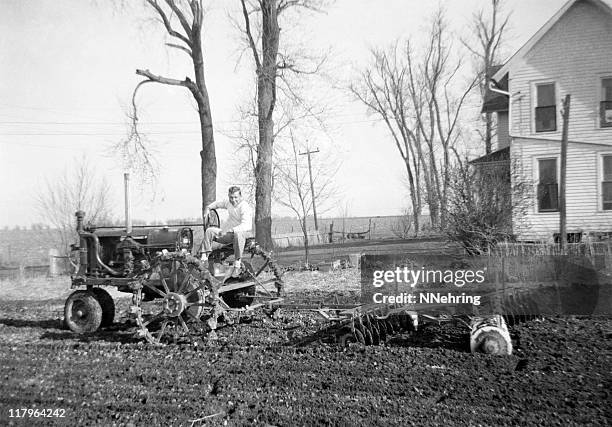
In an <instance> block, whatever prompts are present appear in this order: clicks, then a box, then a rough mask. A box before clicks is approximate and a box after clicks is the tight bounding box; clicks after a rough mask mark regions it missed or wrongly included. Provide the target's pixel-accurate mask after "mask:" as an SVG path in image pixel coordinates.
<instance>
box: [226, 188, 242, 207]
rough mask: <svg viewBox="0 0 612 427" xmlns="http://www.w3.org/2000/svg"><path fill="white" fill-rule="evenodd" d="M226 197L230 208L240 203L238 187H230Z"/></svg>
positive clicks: (240, 194)
mask: <svg viewBox="0 0 612 427" xmlns="http://www.w3.org/2000/svg"><path fill="white" fill-rule="evenodd" d="M227 195H228V197H229V201H230V203H231V204H232V206H236V205H237V204H238V203H240V202H241V201H242V192H241V191H240V187H236V186H233V187H230V188H229V190H228V191H227Z"/></svg>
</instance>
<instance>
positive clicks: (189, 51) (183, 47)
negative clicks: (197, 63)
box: [166, 43, 193, 58]
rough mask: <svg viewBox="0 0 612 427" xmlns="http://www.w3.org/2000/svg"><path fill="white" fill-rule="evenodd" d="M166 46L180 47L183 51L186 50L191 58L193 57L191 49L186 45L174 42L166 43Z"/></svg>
mask: <svg viewBox="0 0 612 427" xmlns="http://www.w3.org/2000/svg"><path fill="white" fill-rule="evenodd" d="M166 46H170V47H173V48H175V49H180V50H182V51H183V52H186V53H187V55H189V57H190V58H193V56H192V52H191V49H189V48H187V47H185V46H181V45H180V44H174V43H166Z"/></svg>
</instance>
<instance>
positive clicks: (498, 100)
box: [480, 65, 508, 113]
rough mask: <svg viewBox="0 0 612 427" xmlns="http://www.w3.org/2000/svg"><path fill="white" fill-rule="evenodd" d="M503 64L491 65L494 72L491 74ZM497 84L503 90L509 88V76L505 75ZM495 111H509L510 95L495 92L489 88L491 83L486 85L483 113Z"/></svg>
mask: <svg viewBox="0 0 612 427" xmlns="http://www.w3.org/2000/svg"><path fill="white" fill-rule="evenodd" d="M501 67H502V66H501V65H496V66H494V67H491V68H492V69H493V72H492V73H491V74H495V73H496V72H497V70H499V69H500V68H501ZM497 83H498V84H497V86H498V88H499V89H501V90H506V91H507V90H508V76H507V75H505V76H504V77H503V78H502V79H501V80H500V81H499V82H497ZM495 111H508V97H507V96H506V95H503V94H501V93H499V92H493V91H492V90H491V89H489V85H488V84H487V86H486V91H485V96H484V102H483V104H482V110H481V111H480V112H481V113H493V112H495Z"/></svg>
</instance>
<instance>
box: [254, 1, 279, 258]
mask: <svg viewBox="0 0 612 427" xmlns="http://www.w3.org/2000/svg"><path fill="white" fill-rule="evenodd" d="M261 6H262V10H261V14H262V27H263V28H262V38H261V44H262V55H261V67H260V68H259V69H258V70H257V109H258V111H257V112H258V116H259V145H258V147H257V165H256V167H255V177H256V180H257V182H256V187H255V201H256V206H255V236H256V239H257V242H258V243H259V244H260V245H262V246H263V247H264V248H265V249H266V250H270V249H272V155H273V144H274V122H273V120H272V113H273V112H274V104H275V102H276V65H277V64H276V58H277V56H278V43H279V34H280V28H279V27H278V16H277V7H276V0H263V1H261Z"/></svg>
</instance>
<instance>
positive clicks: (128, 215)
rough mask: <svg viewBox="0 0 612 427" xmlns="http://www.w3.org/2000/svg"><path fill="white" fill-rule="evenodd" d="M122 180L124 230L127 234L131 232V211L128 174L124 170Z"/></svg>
mask: <svg viewBox="0 0 612 427" xmlns="http://www.w3.org/2000/svg"><path fill="white" fill-rule="evenodd" d="M123 182H124V187H125V232H126V233H127V234H131V233H132V212H131V206H130V174H129V172H126V173H124V174H123Z"/></svg>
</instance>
